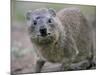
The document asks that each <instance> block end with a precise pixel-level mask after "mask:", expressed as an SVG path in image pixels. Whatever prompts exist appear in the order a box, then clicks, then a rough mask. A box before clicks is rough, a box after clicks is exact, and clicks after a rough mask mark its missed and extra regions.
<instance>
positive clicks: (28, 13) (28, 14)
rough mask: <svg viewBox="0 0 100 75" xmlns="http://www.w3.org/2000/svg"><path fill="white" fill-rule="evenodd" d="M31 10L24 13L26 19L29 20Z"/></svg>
mask: <svg viewBox="0 0 100 75" xmlns="http://www.w3.org/2000/svg"><path fill="white" fill-rule="evenodd" d="M31 13H32V11H28V12H27V13H26V20H30V18H31Z"/></svg>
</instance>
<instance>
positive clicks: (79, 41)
mask: <svg viewBox="0 0 100 75" xmlns="http://www.w3.org/2000/svg"><path fill="white" fill-rule="evenodd" d="M26 19H27V24H28V30H29V35H30V38H31V41H32V43H33V46H34V49H35V50H36V53H37V56H38V58H39V59H38V61H37V67H36V72H40V71H41V68H42V66H43V65H44V63H45V62H46V61H49V62H53V63H56V62H58V63H62V65H63V67H64V70H65V69H66V70H68V69H70V68H69V67H71V64H72V63H79V64H80V63H83V62H82V61H84V60H85V61H86V62H84V63H83V64H86V65H85V66H84V67H83V68H82V67H81V68H80V66H81V65H78V64H75V65H77V66H76V67H75V68H76V69H86V67H88V66H89V62H88V61H89V58H91V56H92V53H91V48H92V42H91V31H90V27H89V25H88V23H87V21H86V19H85V17H84V16H83V14H82V13H81V12H80V10H79V9H77V8H65V9H63V10H61V11H59V12H58V13H56V12H55V10H53V9H47V8H41V9H36V10H34V11H30V12H28V13H27V15H26ZM87 62H88V63H87ZM72 68H74V67H72Z"/></svg>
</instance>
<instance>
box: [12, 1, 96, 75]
mask: <svg viewBox="0 0 100 75" xmlns="http://www.w3.org/2000/svg"><path fill="white" fill-rule="evenodd" d="M69 7H77V8H79V9H80V10H81V11H82V13H83V14H84V15H85V17H86V18H87V20H88V21H89V24H90V25H92V26H93V30H94V31H95V28H96V6H90V5H76V4H60V3H44V2H31V1H16V0H11V71H15V72H19V73H28V72H33V67H32V65H33V66H34V61H35V53H34V50H33V48H32V44H31V42H30V40H29V36H28V32H27V25H26V21H25V13H26V12H27V11H29V10H34V9H38V8H54V9H55V10H56V12H58V11H59V10H61V9H63V8H69ZM94 33H95V32H94ZM17 69H21V70H19V71H17Z"/></svg>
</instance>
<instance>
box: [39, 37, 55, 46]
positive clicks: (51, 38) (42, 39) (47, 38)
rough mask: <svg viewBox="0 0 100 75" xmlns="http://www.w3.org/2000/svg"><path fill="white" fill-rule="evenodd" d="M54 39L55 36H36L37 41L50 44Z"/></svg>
mask: <svg viewBox="0 0 100 75" xmlns="http://www.w3.org/2000/svg"><path fill="white" fill-rule="evenodd" d="M54 40H55V36H54V35H53V36H50V35H48V36H45V37H42V36H38V38H37V41H38V43H39V44H50V43H53V41H54Z"/></svg>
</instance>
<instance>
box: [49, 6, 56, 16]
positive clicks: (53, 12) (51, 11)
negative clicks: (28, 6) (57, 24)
mask: <svg viewBox="0 0 100 75" xmlns="http://www.w3.org/2000/svg"><path fill="white" fill-rule="evenodd" d="M48 10H49V12H50V14H51V15H52V16H54V17H55V16H56V11H55V10H54V9H52V8H49V9H48Z"/></svg>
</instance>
